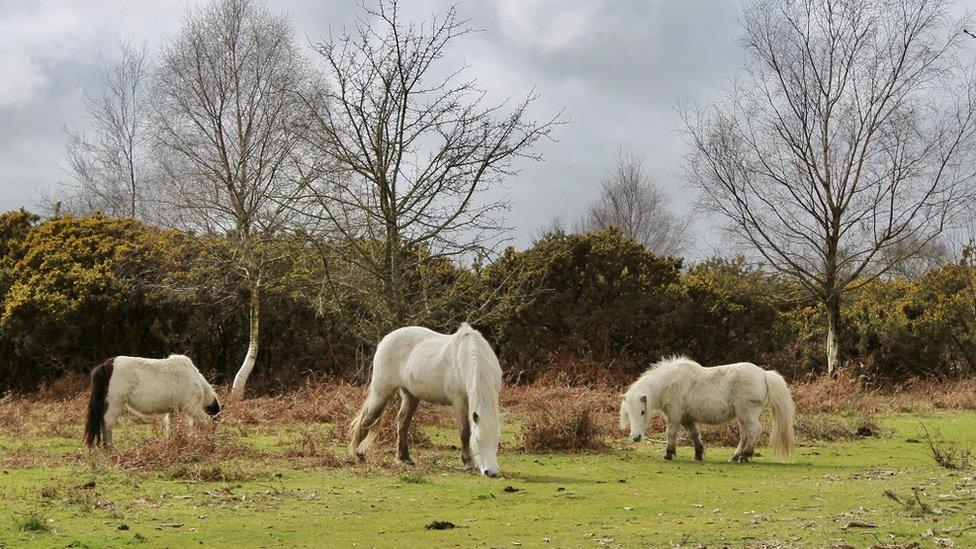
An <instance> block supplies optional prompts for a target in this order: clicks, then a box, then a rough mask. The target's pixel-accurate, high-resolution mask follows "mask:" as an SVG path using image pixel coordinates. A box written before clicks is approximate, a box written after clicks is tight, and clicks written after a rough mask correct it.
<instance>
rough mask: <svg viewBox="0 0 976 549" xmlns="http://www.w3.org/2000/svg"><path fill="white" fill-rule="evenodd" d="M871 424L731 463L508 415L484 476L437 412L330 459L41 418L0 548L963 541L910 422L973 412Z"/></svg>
mask: <svg viewBox="0 0 976 549" xmlns="http://www.w3.org/2000/svg"><path fill="white" fill-rule="evenodd" d="M69 415H70V414H69ZM429 415H431V416H434V415H437V410H436V409H434V410H433V412H432V413H430V414H429ZM443 415H447V412H446V411H445V412H444V414H443ZM838 420H843V418H838ZM878 423H879V425H880V436H872V437H867V438H864V439H859V440H854V441H846V442H810V441H807V442H804V443H802V445H801V447H800V448H799V451H798V453H797V456H796V459H795V461H794V462H793V463H791V464H782V463H776V462H774V461H773V460H771V459H769V458H767V457H759V458H758V459H756V460H755V461H754V462H753V463H749V464H733V463H728V462H727V461H726V460H727V459H728V457H729V456H730V455H731V452H732V450H731V448H728V447H716V446H715V445H714V444H713V445H709V446H708V449H707V451H706V457H705V461H704V462H701V463H698V462H695V461H693V460H692V451H691V449H690V448H688V447H687V446H683V447H679V453H678V458H677V460H675V461H673V462H665V461H663V460H662V459H661V457H662V452H663V445H662V443H661V440H660V438H652V439H651V440H650V441H649V442H645V443H642V444H640V445H630V444H627V443H626V441H625V440H624V439H623V437H616V438H615V439H612V442H611V445H610V447H608V448H606V449H604V450H601V451H595V452H589V453H559V454H545V455H543V454H533V453H527V452H525V451H523V450H521V449H520V445H519V442H518V441H519V437H520V435H519V432H518V431H519V427H518V421H517V420H513V421H512V422H510V424H509V426H508V427H507V430H506V437H505V441H504V443H503V448H502V451H501V453H500V464H501V466H502V473H503V477H502V478H500V479H485V478H481V477H478V476H475V475H473V474H471V473H468V472H464V471H459V470H457V469H456V468H455V466H456V464H457V463H458V459H457V455H456V451H455V450H453V449H452V448H451V447H450V445H451V444H452V443H453V442H454V437H455V432H454V431H453V430H451V429H450V428H448V427H447V426H446V425H443V424H436V422H435V424H433V425H427V426H425V427H424V428H423V429H424V431H425V433H426V434H427V435H428V437H427V438H429V440H428V441H427V442H426V443H425V444H423V445H422V446H421V447H418V448H415V449H414V458H415V459H416V460H417V462H418V465H417V466H416V467H410V468H406V467H400V466H396V465H394V464H393V463H392V449H391V448H389V447H388V446H387V447H381V448H378V449H377V450H376V451H375V452H374V453H373V454H372V455H371V459H370V462H369V463H368V464H367V465H353V464H351V463H349V462H347V461H346V460H345V459H344V458H336V457H335V456H333V455H332V452H335V453H336V454H338V453H340V452H341V448H340V447H339V446H338V440H337V439H336V437H334V436H333V435H332V433H333V431H332V427H331V425H330V424H328V423H324V422H315V421H309V422H306V423H303V424H302V426H301V429H276V428H271V427H269V426H268V425H266V424H260V425H253V426H250V427H245V426H242V425H234V424H233V423H231V424H228V425H222V426H221V427H220V429H219V430H218V433H219V436H218V442H217V443H216V446H214V447H208V448H209V450H208V449H204V451H205V452H210V454H206V455H199V454H198V455H192V454H191V455H189V457H188V458H186V459H182V458H181V459H178V460H170V459H169V458H168V457H167V455H165V450H166V449H167V448H168V447H166V446H154V445H153V444H154V441H157V440H158V433H154V432H153V427H152V426H151V425H148V424H146V423H144V422H136V421H132V420H130V421H128V422H127V423H126V424H125V425H123V426H122V427H121V428H120V431H119V432H118V434H117V441H116V442H117V445H118V446H119V453H118V455H117V456H115V457H113V456H106V455H103V454H95V455H91V454H89V453H88V452H86V451H84V450H79V449H78V443H77V440H78V438H77V435H78V426H77V425H74V424H70V422H68V423H58V422H53V421H52V423H51V424H50V425H47V426H46V427H44V428H43V429H41V428H35V429H33V430H24V429H21V430H20V431H19V432H18V433H19V434H17V436H14V434H12V433H10V432H7V433H4V431H2V430H0V546H10V547H14V546H18V547H19V546H22V545H34V546H39V547H40V546H44V547H48V546H59V547H104V546H127V545H133V544H144V545H145V546H169V547H183V546H189V545H198V546H199V545H203V546H212V545H232V546H276V545H288V546H328V545H334V546H352V545H355V546H361V547H373V546H408V545H409V546H420V545H425V546H427V545H429V546H494V547H518V546H523V547H588V546H594V547H595V546H600V545H607V546H631V547H641V546H684V547H696V546H699V545H704V546H708V547H721V546H724V545H728V546H733V547H739V546H747V547H760V546H772V547H776V546H798V547H830V546H845V545H847V546H855V547H864V546H892V547H894V546H899V545H902V546H904V547H909V546H910V545H909V544H911V543H913V542H918V543H919V544H921V546H923V547H926V546H940V545H941V546H952V545H955V546H957V547H965V546H976V522H974V519H973V515H974V514H976V481H974V478H973V471H971V470H969V469H967V468H962V469H947V468H943V467H940V466H937V465H936V464H935V463H934V461H933V459H932V458H931V454H930V451H929V447H928V445H927V444H926V443H925V442H924V440H923V434H924V433H923V432H922V428H921V425H922V424H924V425H925V426H926V428H927V429H928V430H929V431H930V432H931V433H932V434H933V438H935V439H936V440H939V441H943V442H947V441H952V442H953V443H955V444H956V445H957V448H966V447H968V446H969V445H972V444H974V443H976V413H974V412H971V411H942V412H938V411H925V412H915V413H911V414H906V413H889V414H886V415H884V416H881V417H880V418H879V419H878ZM31 431H33V432H35V434H33V435H30V436H28V434H29V432H31ZM40 433H45V434H43V435H42V434H40ZM658 435H659V436H660V433H659V434H658ZM28 439H33V440H30V441H28ZM706 445H708V438H707V435H706ZM228 447H229V448H231V449H232V450H233V451H227V448H228ZM157 451H158V452H161V453H160V454H159V455H155V454H154V452H157ZM318 454H321V456H322V457H321V459H319V458H317V457H316V456H317V455H318ZM885 491H888V492H889V493H890V494H892V495H894V496H895V497H896V498H898V499H899V500H900V502H899V501H896V500H895V499H892V498H891V497H889V496H888V495H886V494H885ZM435 521H442V522H448V523H451V524H452V525H453V527H448V528H446V529H441V530H436V529H428V528H427V527H428V525H431V524H432V523H434V522H435Z"/></svg>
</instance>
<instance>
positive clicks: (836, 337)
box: [826, 297, 841, 375]
mask: <svg viewBox="0 0 976 549" xmlns="http://www.w3.org/2000/svg"><path fill="white" fill-rule="evenodd" d="M826 306H827V374H828V375H833V374H834V371H835V370H836V369H837V367H838V366H840V362H839V361H840V333H841V325H840V298H839V297H831V298H829V299H827V302H826Z"/></svg>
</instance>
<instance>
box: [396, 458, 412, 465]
mask: <svg viewBox="0 0 976 549" xmlns="http://www.w3.org/2000/svg"><path fill="white" fill-rule="evenodd" d="M397 461H399V462H400V465H410V466H413V465H416V463H414V462H413V460H412V459H410V458H399V459H397Z"/></svg>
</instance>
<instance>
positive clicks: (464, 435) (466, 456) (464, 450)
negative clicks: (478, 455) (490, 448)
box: [454, 401, 475, 469]
mask: <svg viewBox="0 0 976 549" xmlns="http://www.w3.org/2000/svg"><path fill="white" fill-rule="evenodd" d="M454 417H455V419H457V423H458V430H459V431H460V432H461V465H463V466H464V468H465V469H474V468H475V464H474V456H472V455H471V423H470V421H469V420H468V403H467V402H461V401H458V402H455V403H454Z"/></svg>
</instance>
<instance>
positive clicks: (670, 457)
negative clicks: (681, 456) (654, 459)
mask: <svg viewBox="0 0 976 549" xmlns="http://www.w3.org/2000/svg"><path fill="white" fill-rule="evenodd" d="M664 459H666V460H667V461H671V460H672V459H674V454H664Z"/></svg>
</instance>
